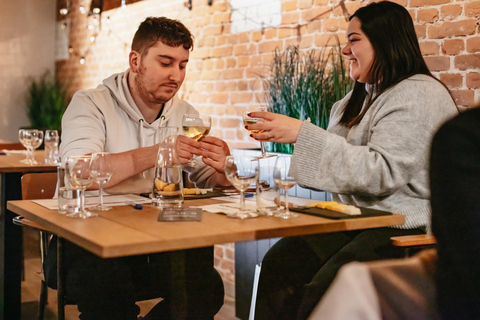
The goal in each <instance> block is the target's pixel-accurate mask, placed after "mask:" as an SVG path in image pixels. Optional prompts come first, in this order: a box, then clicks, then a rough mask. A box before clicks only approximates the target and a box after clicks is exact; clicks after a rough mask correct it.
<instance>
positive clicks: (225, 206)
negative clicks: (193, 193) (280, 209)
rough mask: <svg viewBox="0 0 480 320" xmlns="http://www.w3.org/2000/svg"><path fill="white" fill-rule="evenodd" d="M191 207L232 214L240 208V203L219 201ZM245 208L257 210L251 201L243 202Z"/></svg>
mask: <svg viewBox="0 0 480 320" xmlns="http://www.w3.org/2000/svg"><path fill="white" fill-rule="evenodd" d="M191 208H202V209H203V210H205V211H208V212H212V213H222V214H234V213H236V212H238V210H240V203H233V202H230V203H219V204H210V205H208V206H199V207H194V206H192V207H191ZM245 209H246V210H253V211H256V210H257V206H256V205H255V204H251V203H245Z"/></svg>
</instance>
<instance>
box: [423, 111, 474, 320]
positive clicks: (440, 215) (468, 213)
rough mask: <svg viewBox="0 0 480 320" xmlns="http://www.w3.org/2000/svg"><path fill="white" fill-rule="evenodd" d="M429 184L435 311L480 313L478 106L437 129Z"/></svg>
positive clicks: (450, 318) (450, 319) (450, 315)
mask: <svg viewBox="0 0 480 320" xmlns="http://www.w3.org/2000/svg"><path fill="white" fill-rule="evenodd" d="M430 186H431V190H432V191H431V192H432V231H433V235H434V236H435V238H436V240H437V254H438V261H437V271H436V275H435V282H436V290H437V304H438V310H439V313H440V315H441V317H442V319H444V320H456V319H459V320H460V319H461V320H466V319H480V107H477V108H473V109H470V110H467V111H465V112H463V113H461V114H460V115H459V116H457V117H455V118H454V119H452V120H450V121H448V122H447V123H446V124H445V125H443V126H442V127H441V128H440V130H439V131H438V133H437V134H436V135H435V138H434V139H433V143H432V154H431V162H430Z"/></svg>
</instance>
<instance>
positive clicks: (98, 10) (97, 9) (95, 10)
mask: <svg viewBox="0 0 480 320" xmlns="http://www.w3.org/2000/svg"><path fill="white" fill-rule="evenodd" d="M92 11H93V13H100V8H93V10H92Z"/></svg>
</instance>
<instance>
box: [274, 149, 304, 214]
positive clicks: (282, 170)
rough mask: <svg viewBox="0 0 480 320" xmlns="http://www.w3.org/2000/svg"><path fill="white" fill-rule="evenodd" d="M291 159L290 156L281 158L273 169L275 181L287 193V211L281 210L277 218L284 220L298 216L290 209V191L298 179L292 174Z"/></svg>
mask: <svg viewBox="0 0 480 320" xmlns="http://www.w3.org/2000/svg"><path fill="white" fill-rule="evenodd" d="M290 160H291V158H290V157H288V156H279V157H278V158H277V160H276V161H275V167H274V168H273V179H274V180H275V183H276V184H277V186H278V187H279V188H281V189H283V190H284V192H285V209H284V210H279V211H278V213H277V214H275V217H277V218H282V219H292V218H297V217H298V214H296V213H294V212H291V211H290V210H289V209H288V189H290V188H292V187H293V186H295V185H296V184H297V179H296V178H295V177H294V176H292V175H291V174H290V163H291V161H290Z"/></svg>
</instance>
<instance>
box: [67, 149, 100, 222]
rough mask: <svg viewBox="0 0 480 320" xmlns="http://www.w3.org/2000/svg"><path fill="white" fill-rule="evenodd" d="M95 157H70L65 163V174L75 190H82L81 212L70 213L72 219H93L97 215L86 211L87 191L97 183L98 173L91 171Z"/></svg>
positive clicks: (68, 215)
mask: <svg viewBox="0 0 480 320" xmlns="http://www.w3.org/2000/svg"><path fill="white" fill-rule="evenodd" d="M92 160H93V155H83V156H70V157H68V158H67V161H66V162H65V172H66V174H67V178H68V181H69V182H70V184H71V185H72V187H73V188H75V189H78V190H80V210H79V211H78V212H74V213H69V214H67V217H70V218H81V219H86V218H91V217H96V216H97V214H96V213H94V212H90V211H87V210H85V190H86V189H87V188H88V187H89V186H90V185H91V184H92V183H93V182H94V181H95V179H96V178H97V177H96V171H93V170H91V166H92Z"/></svg>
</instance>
